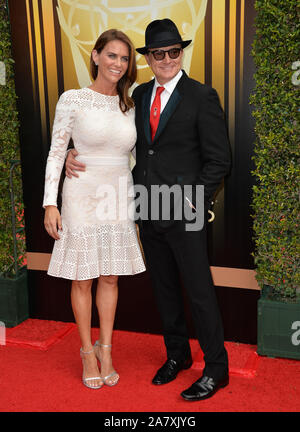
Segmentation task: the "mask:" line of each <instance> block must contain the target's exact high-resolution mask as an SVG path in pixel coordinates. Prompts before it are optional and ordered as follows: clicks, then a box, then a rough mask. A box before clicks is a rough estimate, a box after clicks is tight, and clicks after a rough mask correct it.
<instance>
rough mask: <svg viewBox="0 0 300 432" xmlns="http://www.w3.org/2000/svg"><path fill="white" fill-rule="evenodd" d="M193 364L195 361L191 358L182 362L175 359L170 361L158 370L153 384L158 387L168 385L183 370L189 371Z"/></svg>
mask: <svg viewBox="0 0 300 432" xmlns="http://www.w3.org/2000/svg"><path fill="white" fill-rule="evenodd" d="M192 364H193V360H192V358H191V357H188V358H187V359H186V360H184V361H181V362H180V361H177V360H174V359H168V360H167V361H166V363H165V364H164V365H163V366H162V367H161V368H160V369H158V371H157V372H156V375H155V377H154V378H153V380H152V383H153V384H156V385H160V384H167V383H169V382H171V381H173V380H174V379H175V378H176V377H177V374H178V372H180V371H181V370H183V369H189V368H190V367H191V366H192Z"/></svg>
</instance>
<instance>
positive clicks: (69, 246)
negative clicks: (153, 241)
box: [43, 88, 145, 280]
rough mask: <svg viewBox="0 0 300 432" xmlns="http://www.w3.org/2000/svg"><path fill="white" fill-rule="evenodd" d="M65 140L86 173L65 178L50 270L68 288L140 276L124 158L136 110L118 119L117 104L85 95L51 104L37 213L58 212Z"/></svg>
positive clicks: (107, 98) (88, 92)
mask: <svg viewBox="0 0 300 432" xmlns="http://www.w3.org/2000/svg"><path fill="white" fill-rule="evenodd" d="M70 138H72V139H73V142H74V146H75V148H76V150H77V151H78V153H79V155H78V156H77V159H78V160H80V161H82V162H84V163H85V165H86V170H85V172H81V171H80V172H78V175H79V178H76V177H72V179H69V178H67V177H66V178H65V180H64V185H63V191H62V209H61V216H62V230H59V236H60V239H59V240H55V243H54V248H53V252H52V256H51V260H50V265H49V268H48V274H49V275H51V276H56V277H62V278H66V279H71V280H85V279H93V278H97V277H98V276H100V275H130V274H135V273H140V272H143V271H145V266H144V261H143V257H142V254H141V250H140V247H139V243H138V239H137V234H136V228H135V223H134V220H133V217H132V214H133V205H134V202H133V193H132V192H133V191H132V186H133V181H132V175H131V170H130V166H129V163H130V152H131V150H132V149H133V148H134V145H135V141H136V130H135V123H134V109H132V110H130V111H129V112H127V113H125V114H123V113H122V112H121V110H120V108H119V96H106V95H102V94H100V93H98V92H95V91H94V90H91V89H89V88H83V89H80V90H68V91H66V92H65V93H63V94H62V95H61V97H60V99H59V101H58V103H57V106H56V112H55V119H54V124H53V132H52V142H51V148H50V151H49V156H48V159H47V167H46V177H45V193H44V201H43V206H47V205H55V206H56V205H57V193H58V184H59V180H60V176H61V172H62V169H63V165H64V161H65V157H66V152H67V147H68V143H69V140H70Z"/></svg>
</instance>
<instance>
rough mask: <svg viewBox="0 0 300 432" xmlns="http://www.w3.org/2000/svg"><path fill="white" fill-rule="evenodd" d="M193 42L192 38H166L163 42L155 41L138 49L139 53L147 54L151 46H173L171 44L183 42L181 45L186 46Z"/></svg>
mask: <svg viewBox="0 0 300 432" xmlns="http://www.w3.org/2000/svg"><path fill="white" fill-rule="evenodd" d="M191 42H192V40H187V41H181V40H176V39H172V40H171V39H170V40H165V41H162V42H155V43H152V44H149V45H147V46H145V47H142V48H136V51H137V52H138V53H139V54H147V51H148V50H149V49H150V48H162V47H165V46H171V45H176V44H181V47H182V48H185V47H187V46H188V45H189V44H190V43H191Z"/></svg>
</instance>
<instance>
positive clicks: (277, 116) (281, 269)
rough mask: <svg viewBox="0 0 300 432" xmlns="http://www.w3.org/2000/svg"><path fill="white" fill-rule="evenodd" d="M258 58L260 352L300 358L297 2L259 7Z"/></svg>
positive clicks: (274, 1) (280, 0)
mask: <svg viewBox="0 0 300 432" xmlns="http://www.w3.org/2000/svg"><path fill="white" fill-rule="evenodd" d="M255 8H256V11H257V16H256V36H255V40H254V44H253V58H254V62H255V66H256V73H255V82H256V87H255V91H254V94H253V95H252V96H251V103H252V104H253V105H254V111H253V116H254V118H255V132H256V137H257V139H256V143H255V150H254V157H253V159H254V163H255V169H254V171H253V174H254V176H255V178H256V184H255V185H254V187H253V204H252V206H253V210H254V212H253V213H254V214H253V217H254V225H253V229H254V236H255V237H254V239H255V252H254V259H255V264H256V272H257V280H258V283H259V285H260V287H261V289H262V291H261V298H260V299H259V301H258V341H257V349H258V353H259V354H262V355H269V356H274V357H288V358H295V359H300V274H299V269H300V259H299V256H300V242H299V215H300V207H299V184H300V169H299V160H300V150H299V148H300V147H299V122H298V121H297V116H299V87H298V81H297V80H295V76H294V77H293V75H294V74H295V72H294V71H293V69H294V67H293V65H295V61H297V60H299V59H298V58H297V57H298V56H299V52H300V43H299V41H300V29H299V16H298V14H297V0H290V1H288V2H287V1H286V0H269V1H264V0H257V1H256V2H255Z"/></svg>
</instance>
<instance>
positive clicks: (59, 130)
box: [43, 91, 75, 207]
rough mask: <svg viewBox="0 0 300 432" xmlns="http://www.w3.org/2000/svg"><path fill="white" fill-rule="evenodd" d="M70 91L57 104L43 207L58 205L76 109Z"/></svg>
mask: <svg viewBox="0 0 300 432" xmlns="http://www.w3.org/2000/svg"><path fill="white" fill-rule="evenodd" d="M69 93H70V91H67V92H65V93H63V94H62V95H61V97H60V98H59V101H58V103H57V105H56V110H55V117H54V123H53V129H52V140H51V147H50V151H49V155H48V158H47V165H46V175H45V189H44V200H43V207H45V206H48V205H54V206H57V193H58V184H59V180H60V176H61V172H62V168H63V165H64V161H65V157H66V152H67V148H68V143H69V140H70V138H71V136H72V129H73V125H74V119H75V109H74V106H72V103H70V95H69Z"/></svg>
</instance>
